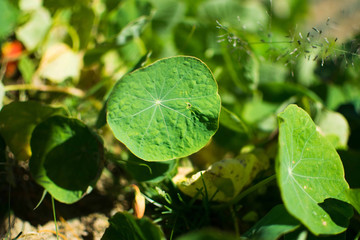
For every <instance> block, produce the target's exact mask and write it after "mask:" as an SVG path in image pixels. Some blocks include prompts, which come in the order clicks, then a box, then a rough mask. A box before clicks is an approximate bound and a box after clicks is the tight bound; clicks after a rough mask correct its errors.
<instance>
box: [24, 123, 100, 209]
mask: <svg viewBox="0 0 360 240" xmlns="http://www.w3.org/2000/svg"><path fill="white" fill-rule="evenodd" d="M31 151H32V153H33V154H32V156H31V158H30V162H29V167H30V172H31V174H32V176H33V178H34V179H35V181H36V182H37V183H38V184H39V185H41V186H42V187H44V188H45V190H47V191H48V192H49V193H50V194H51V195H52V196H53V197H54V198H55V199H56V200H58V201H60V202H63V203H68V204H70V203H74V202H76V201H77V200H79V199H80V198H81V197H82V196H83V195H84V194H85V193H86V191H87V189H88V187H89V186H92V185H94V184H95V182H96V180H97V178H98V177H99V175H100V173H101V170H102V167H103V159H104V156H103V154H104V149H103V144H102V142H101V140H100V138H99V137H98V136H97V135H96V134H95V133H93V132H92V131H91V130H90V129H89V128H88V127H87V126H86V125H85V124H83V123H82V122H80V121H79V120H77V119H71V118H66V117H63V116H54V117H50V118H48V119H46V120H45V121H44V122H42V123H40V124H39V125H38V126H37V127H36V128H35V129H34V131H33V134H32V137H31Z"/></svg>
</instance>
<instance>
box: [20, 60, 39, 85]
mask: <svg viewBox="0 0 360 240" xmlns="http://www.w3.org/2000/svg"><path fill="white" fill-rule="evenodd" d="M19 70H20V72H21V76H22V77H23V78H24V81H25V82H26V83H28V84H30V83H31V80H32V77H33V75H34V73H35V64H34V63H33V61H32V60H31V59H30V58H29V57H28V56H23V57H21V58H20V60H19Z"/></svg>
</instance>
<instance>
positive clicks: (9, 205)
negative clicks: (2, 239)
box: [8, 183, 11, 239]
mask: <svg viewBox="0 0 360 240" xmlns="http://www.w3.org/2000/svg"><path fill="white" fill-rule="evenodd" d="M10 199H11V184H10V183H9V198H8V211H9V222H8V223H9V234H8V236H9V237H8V239H11V210H10V207H11V204H10Z"/></svg>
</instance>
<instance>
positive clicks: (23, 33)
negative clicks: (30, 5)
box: [16, 8, 52, 50]
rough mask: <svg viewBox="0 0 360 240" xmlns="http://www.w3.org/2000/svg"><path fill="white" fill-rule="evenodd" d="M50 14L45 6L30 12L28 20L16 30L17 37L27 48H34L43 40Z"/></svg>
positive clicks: (49, 23) (49, 21)
mask: <svg viewBox="0 0 360 240" xmlns="http://www.w3.org/2000/svg"><path fill="white" fill-rule="evenodd" d="M51 22H52V20H51V16H50V13H49V11H47V10H46V9H45V8H38V9H36V10H35V11H33V12H32V13H31V17H30V20H29V21H28V22H26V23H25V24H24V25H22V26H21V27H19V28H18V29H17V30H16V36H17V39H19V40H20V41H21V42H22V43H23V44H24V45H25V47H26V49H27V50H33V49H35V48H36V47H37V46H38V45H39V44H40V43H41V42H42V41H43V40H44V37H45V35H46V33H47V32H48V30H49V28H50V26H51Z"/></svg>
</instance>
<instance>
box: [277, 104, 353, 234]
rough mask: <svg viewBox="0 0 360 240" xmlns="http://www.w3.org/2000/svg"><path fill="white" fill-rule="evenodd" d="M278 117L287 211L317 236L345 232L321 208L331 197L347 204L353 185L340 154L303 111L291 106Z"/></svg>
mask: <svg viewBox="0 0 360 240" xmlns="http://www.w3.org/2000/svg"><path fill="white" fill-rule="evenodd" d="M278 118H279V125H280V126H279V155H278V158H277V167H276V172H277V179H278V184H279V187H280V190H281V196H282V199H283V202H284V205H285V207H286V209H287V210H288V211H289V213H291V214H292V215H293V216H295V217H296V218H297V219H299V220H300V221H301V222H302V223H303V224H304V225H305V226H306V227H307V228H308V229H309V230H310V231H311V232H313V233H314V234H315V235H319V234H337V233H340V232H343V231H344V230H345V229H346V228H344V227H341V226H338V225H337V224H336V223H335V222H334V221H333V220H332V219H331V216H330V215H329V214H328V213H327V212H326V211H325V210H324V209H323V208H321V207H320V206H319V204H320V203H322V202H324V201H325V199H327V198H335V199H338V200H343V201H346V196H345V195H344V193H343V192H344V190H345V189H347V188H349V186H348V184H347V182H346V181H345V179H344V169H343V166H342V163H341V160H340V157H339V155H338V154H337V152H336V150H335V148H334V147H333V146H332V145H331V143H330V142H328V141H327V140H326V139H325V137H324V136H322V135H321V134H320V133H319V132H318V131H317V130H316V126H315V124H314V122H313V121H312V120H311V118H310V116H309V115H308V114H307V113H306V112H305V111H304V110H302V109H301V108H299V107H297V106H296V105H289V106H288V107H287V108H286V109H285V111H284V112H282V113H280V114H279V115H278Z"/></svg>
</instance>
